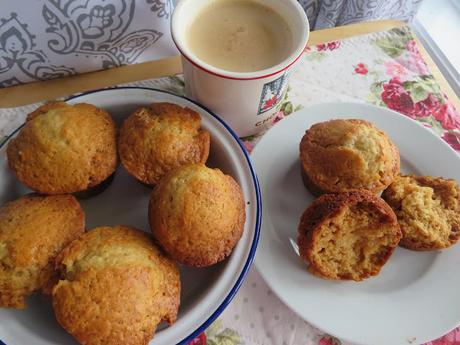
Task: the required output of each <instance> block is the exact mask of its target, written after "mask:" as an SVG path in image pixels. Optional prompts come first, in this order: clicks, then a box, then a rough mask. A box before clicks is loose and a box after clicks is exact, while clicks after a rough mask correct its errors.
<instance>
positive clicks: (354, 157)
mask: <svg viewBox="0 0 460 345" xmlns="http://www.w3.org/2000/svg"><path fill="white" fill-rule="evenodd" d="M300 163H301V172H302V178H303V181H304V184H305V186H306V187H307V188H308V189H309V190H310V191H311V192H312V193H313V194H315V195H321V194H322V193H338V192H346V191H349V190H352V189H367V190H370V191H372V192H374V193H380V192H381V191H383V190H384V189H385V188H386V187H387V186H388V185H389V184H390V183H391V182H393V180H394V179H395V177H396V176H397V174H399V168H400V158H399V152H398V149H397V148H396V146H395V145H394V144H393V142H392V141H391V140H390V138H389V137H388V136H387V135H386V134H385V133H384V132H383V131H381V130H379V129H378V128H377V127H375V126H374V125H373V124H372V123H370V122H368V121H364V120H356V119H351V120H331V121H326V122H320V123H317V124H315V125H313V126H312V127H311V128H310V129H308V130H307V131H306V132H305V135H304V136H303V138H302V141H301V142H300Z"/></svg>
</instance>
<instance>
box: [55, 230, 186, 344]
mask: <svg viewBox="0 0 460 345" xmlns="http://www.w3.org/2000/svg"><path fill="white" fill-rule="evenodd" d="M56 268H57V270H58V271H59V273H60V280H59V282H58V283H57V284H56V285H55V286H54V288H53V291H52V297H53V308H54V312H55V314H56V318H57V320H58V322H59V323H60V324H61V326H62V327H64V328H65V329H66V330H67V331H68V332H69V333H70V334H72V335H73V336H74V337H75V338H76V339H77V340H78V341H79V342H80V343H81V344H83V345H101V344H104V345H119V344H123V345H125V344H126V345H146V344H147V343H148V342H149V341H150V339H151V338H152V337H153V335H154V333H155V329H156V327H157V325H158V324H159V323H160V322H161V321H166V322H168V323H169V324H172V323H174V321H175V320H176V318H177V312H178V308H179V303H180V280H179V270H178V268H177V265H176V264H175V262H174V261H172V260H171V259H169V258H168V257H166V256H165V255H164V254H163V253H162V251H160V249H159V248H158V247H157V246H155V244H154V243H153V239H152V237H151V235H149V234H147V233H144V232H142V231H139V230H135V229H133V228H129V227H125V226H115V227H99V228H95V229H93V230H91V231H89V232H87V233H85V234H84V235H83V236H81V237H80V238H78V239H77V240H75V241H74V242H72V243H71V244H70V245H69V246H67V247H66V248H65V249H64V250H63V251H62V253H61V254H60V255H59V256H58V258H57V259H56Z"/></svg>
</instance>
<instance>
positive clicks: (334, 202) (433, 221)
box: [298, 119, 460, 281]
mask: <svg viewBox="0 0 460 345" xmlns="http://www.w3.org/2000/svg"><path fill="white" fill-rule="evenodd" d="M300 162H301V173H302V179H303V182H304V184H305V186H306V187H307V188H308V190H309V191H310V192H311V193H313V194H314V195H316V196H319V197H318V198H317V199H316V200H315V201H314V202H313V203H312V204H311V205H310V206H309V207H308V208H307V209H306V210H305V212H304V213H303V215H302V217H301V219H300V223H299V226H298V246H299V252H300V256H301V258H302V259H303V260H304V261H305V262H306V263H307V265H308V269H309V271H310V272H311V273H313V274H315V275H317V276H319V277H322V278H325V279H337V280H355V281H360V280H363V279H365V278H368V277H371V276H375V275H377V274H378V273H379V272H380V270H381V268H382V266H383V265H384V264H385V263H386V262H387V260H388V259H389V258H390V256H391V255H392V253H393V251H394V249H395V247H396V246H397V245H398V244H399V245H400V246H402V247H405V248H407V249H411V250H415V251H427V250H439V249H443V248H447V247H449V246H451V245H453V244H455V243H456V242H457V240H458V238H459V237H460V189H459V186H458V184H457V183H456V182H455V181H454V180H450V179H444V178H434V177H430V176H415V175H409V176H404V175H401V174H400V156H399V152H398V149H397V147H396V146H395V145H394V143H393V142H392V141H391V140H390V139H389V138H388V136H387V135H386V134H385V133H384V132H383V131H381V130H379V129H378V128H376V127H375V126H374V125H373V124H371V123H370V122H367V121H363V120H355V119H350V120H331V121H327V122H322V123H318V124H315V125H313V126H312V127H311V128H310V129H308V130H307V131H306V133H305V135H304V136H303V138H302V140H301V142H300ZM382 192H383V193H382ZM380 194H381V196H382V197H380V196H379V195H380Z"/></svg>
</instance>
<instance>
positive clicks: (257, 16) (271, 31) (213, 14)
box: [186, 0, 292, 72]
mask: <svg viewBox="0 0 460 345" xmlns="http://www.w3.org/2000/svg"><path fill="white" fill-rule="evenodd" d="M186 40H187V45H188V46H189V47H190V50H191V51H192V52H193V53H194V54H195V55H196V57H197V58H199V59H200V60H202V61H204V62H206V63H208V64H210V65H212V66H215V67H218V68H221V69H223V70H226V71H231V72H255V71H260V70H263V69H266V68H269V67H272V66H275V65H277V64H279V63H280V62H282V61H283V60H284V59H286V58H287V57H288V55H289V54H290V53H291V50H292V33H291V30H290V29H289V26H288V24H287V23H286V21H285V20H284V18H283V17H281V15H279V14H278V13H276V12H275V11H274V10H272V9H271V8H270V7H267V6H265V5H263V4H260V3H257V2H253V1H248V0H220V1H217V2H214V3H211V4H209V5H208V6H207V7H206V8H205V9H203V10H202V12H201V13H199V14H198V16H197V17H196V18H195V20H194V21H193V23H192V24H191V25H190V30H189V31H188V34H187V38H186Z"/></svg>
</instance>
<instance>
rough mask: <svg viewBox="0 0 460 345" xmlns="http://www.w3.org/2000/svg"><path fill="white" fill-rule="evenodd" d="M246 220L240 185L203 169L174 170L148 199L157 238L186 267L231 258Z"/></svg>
mask: <svg viewBox="0 0 460 345" xmlns="http://www.w3.org/2000/svg"><path fill="white" fill-rule="evenodd" d="M245 217H246V216H245V205H244V200H243V194H242V192H241V188H240V186H239V185H238V184H237V183H236V182H235V180H234V179H233V178H232V177H230V176H228V175H224V174H223V173H222V172H221V171H220V170H219V169H210V168H207V167H206V166H204V164H190V165H185V166H182V167H180V168H178V169H176V170H174V171H173V172H172V173H170V174H168V175H167V176H166V177H164V178H163V179H162V180H161V181H160V183H159V184H158V185H157V186H156V187H155V189H154V190H153V192H152V195H151V197H150V204H149V220H150V228H151V230H152V232H153V235H154V237H155V238H156V239H157V241H158V242H159V243H160V245H161V246H162V247H163V248H164V249H165V251H166V252H167V253H168V254H169V255H170V256H171V257H172V258H173V259H175V260H177V261H178V262H180V263H182V264H185V265H188V266H195V267H203V266H210V265H213V264H215V263H217V262H219V261H222V260H224V259H225V258H226V257H227V256H229V255H230V253H231V252H232V250H233V248H234V247H235V245H236V244H237V242H238V240H239V239H240V237H241V235H242V233H243V228H244V222H245Z"/></svg>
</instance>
